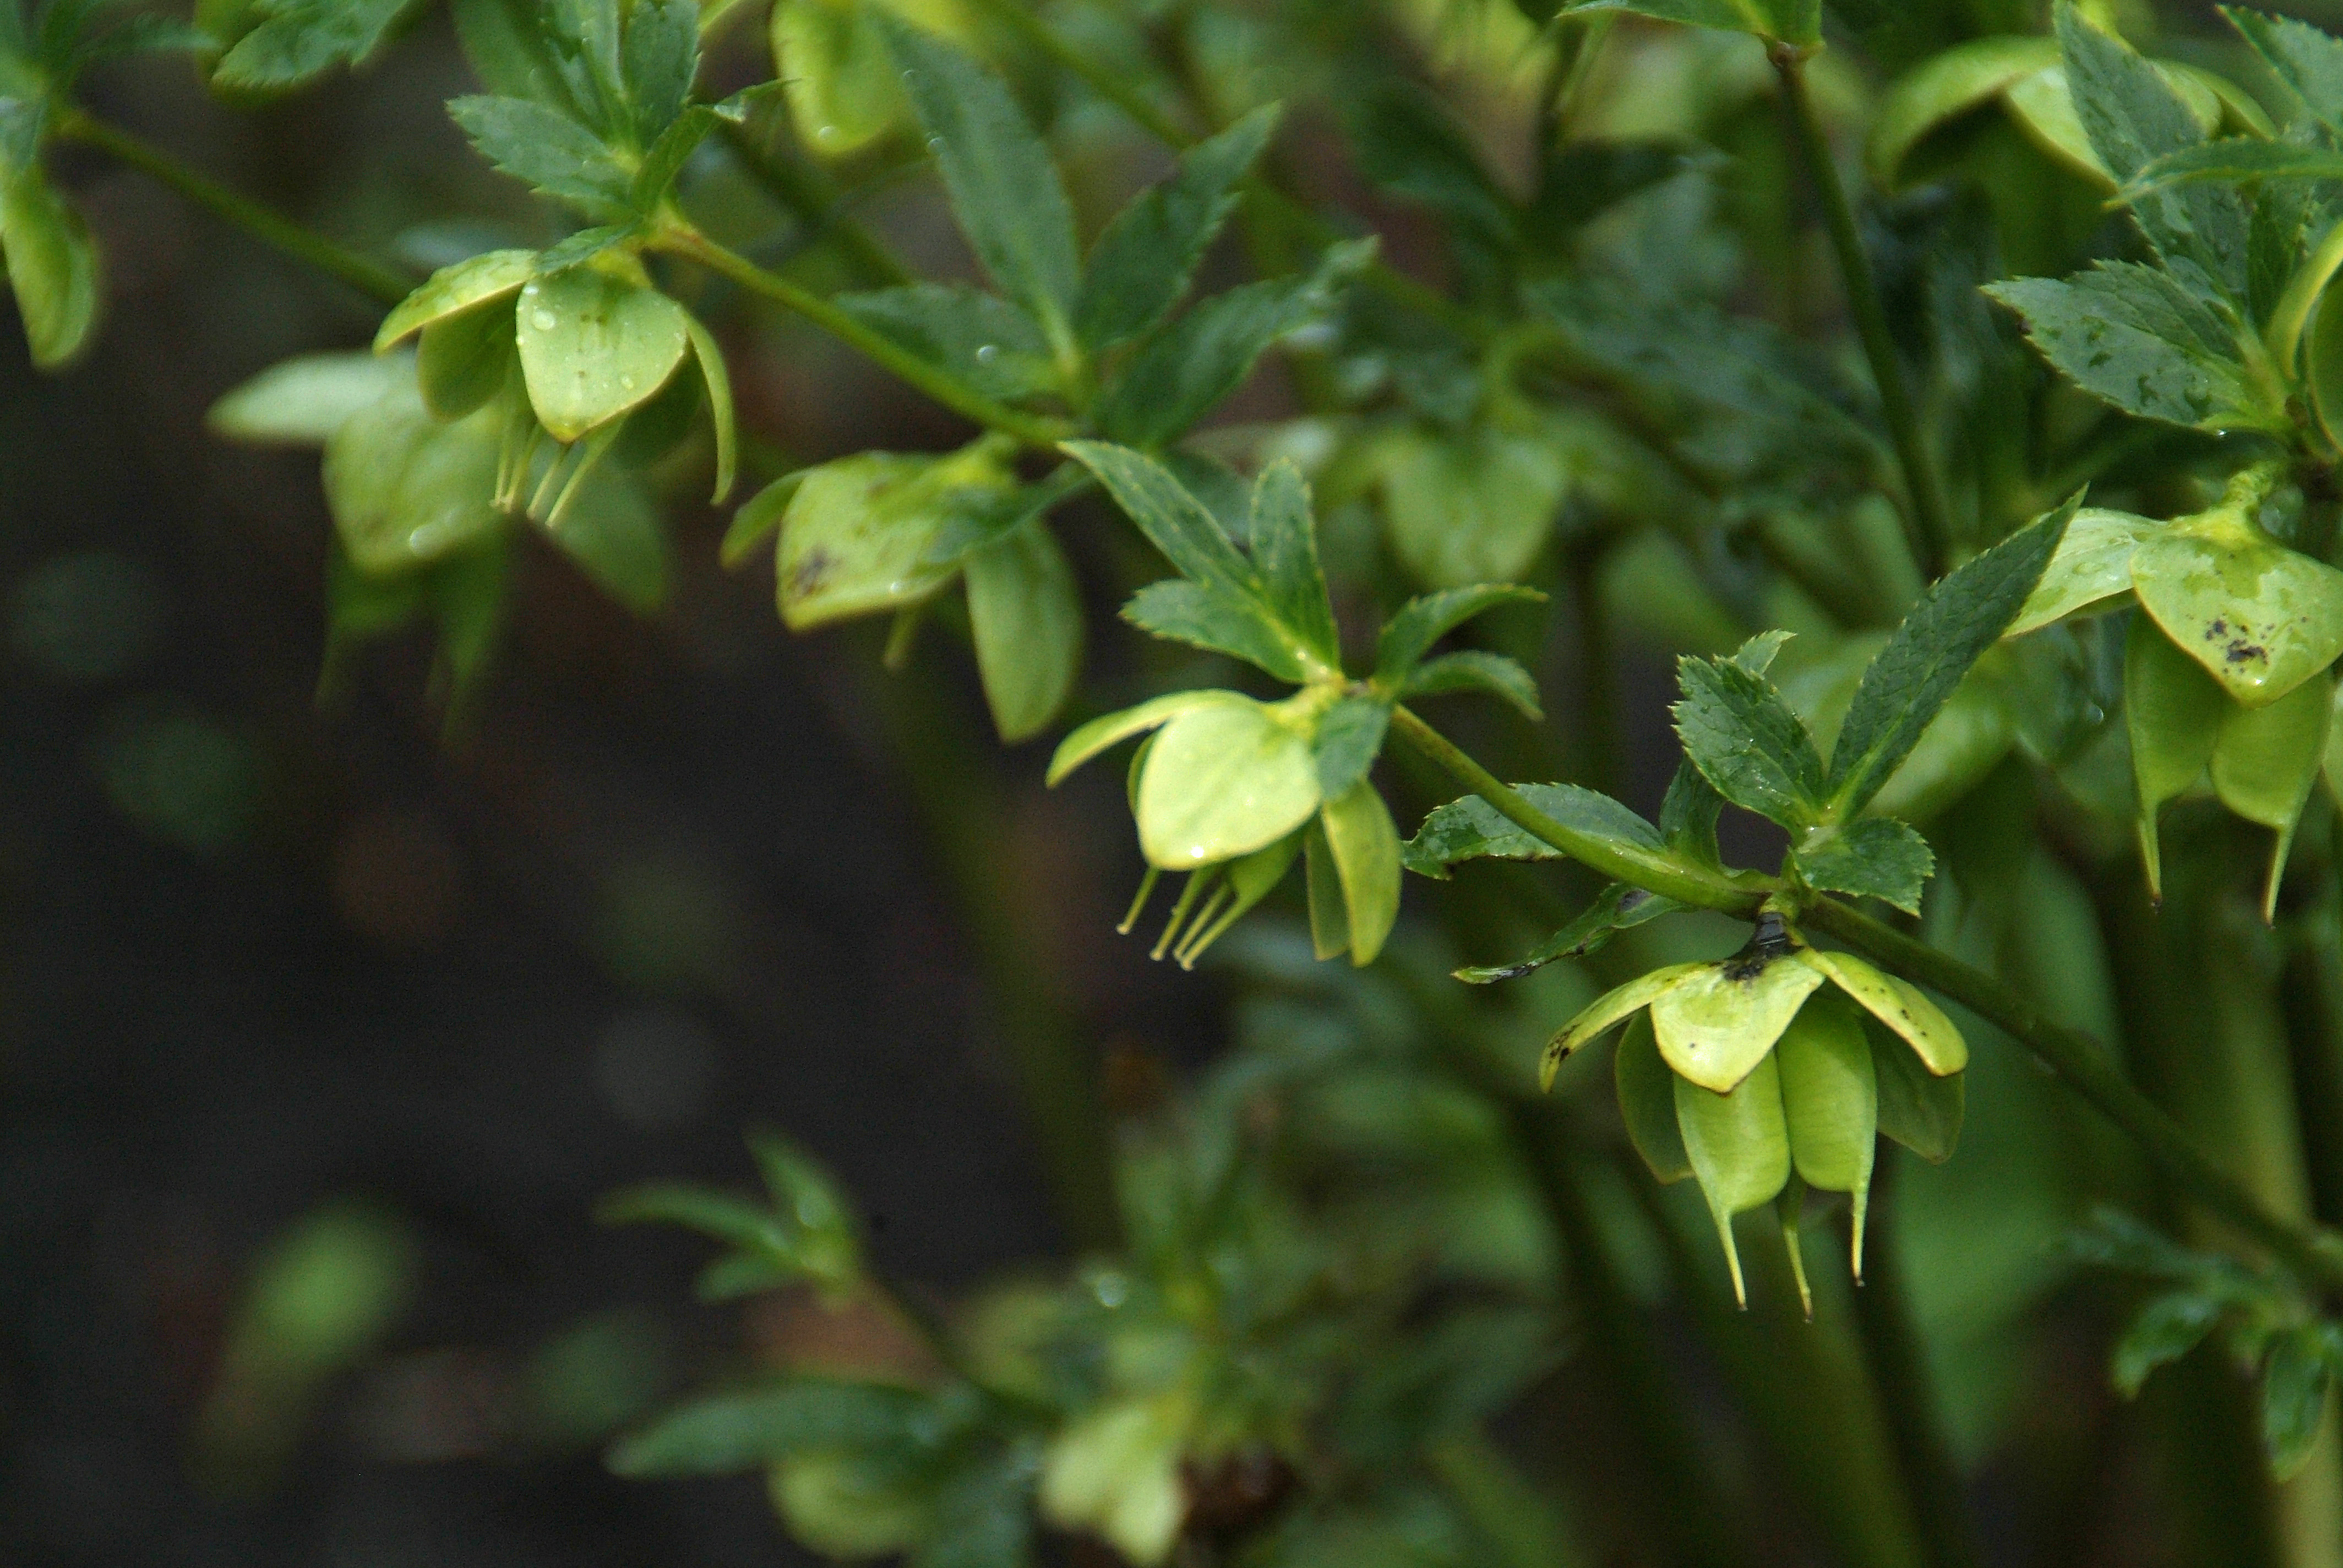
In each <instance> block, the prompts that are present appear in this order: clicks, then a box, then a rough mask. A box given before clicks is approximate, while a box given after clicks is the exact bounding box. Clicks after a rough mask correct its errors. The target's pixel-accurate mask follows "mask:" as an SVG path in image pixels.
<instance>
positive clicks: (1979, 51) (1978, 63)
mask: <svg viewBox="0 0 2343 1568" xmlns="http://www.w3.org/2000/svg"><path fill="white" fill-rule="evenodd" d="M2057 63H2058V43H2057V40H2056V39H2055V38H2042V37H2028V36H2016V35H2003V36H1996V37H1991V38H1972V39H1970V40H1969V41H1968V42H1967V43H1966V44H1960V45H1955V46H1954V47H1952V48H1950V49H1946V50H1943V51H1941V52H1940V53H1937V54H1935V55H1929V56H1928V57H1927V58H1926V60H1925V61H1923V62H1922V63H1921V64H1919V65H1916V66H1914V67H1913V68H1912V69H1911V70H1909V71H1906V73H1905V74H1904V75H1901V76H1899V77H1897V78H1896V80H1895V82H1894V83H1892V84H1891V85H1889V86H1888V89H1887V91H1886V92H1885V94H1883V95H1881V97H1880V100H1879V106H1878V111H1877V113H1876V114H1875V115H1874V116H1873V117H1872V122H1871V135H1870V137H1869V138H1868V140H1867V141H1866V142H1865V145H1864V163H1865V166H1866V167H1868V168H1869V170H1870V171H1871V177H1872V178H1873V179H1875V180H1876V181H1877V182H1878V183H1879V186H1880V188H1881V189H1883V190H1888V191H1893V190H1895V189H1896V188H1897V186H1898V185H1899V184H1900V176H1901V175H1902V172H1903V167H1904V159H1905V157H1906V155H1907V154H1909V153H1910V152H1911V150H1912V149H1913V148H1914V147H1915V146H1918V145H1919V143H1920V141H1921V139H1922V138H1923V137H1925V136H1927V134H1928V133H1929V132H1930V131H1933V130H1935V129H1936V127H1937V126H1942V125H1944V124H1945V123H1946V122H1947V121H1949V120H1952V119H1956V118H1957V117H1959V116H1962V115H1965V114H1966V113H1968V112H1969V111H1970V110H1972V109H1975V108H1976V107H1978V106H1981V105H1984V104H1986V103H1990V102H1991V101H1993V100H1994V99H1996V98H1997V97H1999V96H2000V95H2002V93H2003V92H2004V91H2006V89H2007V88H2008V87H2009V86H2010V85H2011V84H2013V83H2015V82H2017V81H2019V80H2022V79H2023V78H2025V77H2026V76H2030V75H2034V73H2036V71H2040V70H2043V69H2045V68H2046V67H2049V66H2053V65H2056V64H2057Z"/></svg>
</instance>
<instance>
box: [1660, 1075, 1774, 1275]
mask: <svg viewBox="0 0 2343 1568" xmlns="http://www.w3.org/2000/svg"><path fill="white" fill-rule="evenodd" d="M1675 1097H1676V1130H1677V1131H1678V1132H1679V1133H1680V1134H1681V1135H1682V1136H1683V1138H1684V1153H1685V1156H1686V1157H1687V1159H1688V1160H1689V1161H1690V1162H1691V1164H1692V1170H1693V1174H1694V1176H1696V1177H1698V1178H1699V1179H1700V1190H1701V1193H1702V1195H1703V1196H1704V1197H1705V1198H1706V1199H1707V1200H1708V1211H1709V1213H1710V1215H1711V1216H1713V1217H1714V1218H1715V1221H1716V1235H1717V1239H1718V1240H1719V1241H1723V1242H1724V1243H1725V1264H1726V1266H1727V1267H1729V1268H1730V1269H1731V1270H1732V1271H1733V1297H1734V1300H1735V1301H1737V1302H1740V1303H1741V1304H1742V1305H1743V1306H1747V1305H1748V1304H1749V1292H1748V1288H1747V1286H1746V1285H1745V1283H1744V1282H1743V1281H1742V1277H1741V1253H1740V1251H1739V1249H1737V1248H1736V1247H1735V1245H1734V1244H1733V1217H1734V1216H1735V1214H1741V1213H1745V1212H1747V1211H1749V1210H1752V1209H1756V1208H1761V1207H1763V1206H1764V1205H1765V1204H1767V1203H1770V1202H1772V1201H1774V1197H1775V1194H1776V1193H1778V1192H1779V1191H1781V1190H1782V1184H1783V1183H1784V1182H1785V1181H1788V1180H1789V1179H1790V1132H1789V1128H1788V1126H1787V1125H1786V1124H1785V1121H1784V1120H1783V1116H1782V1075H1781V1073H1780V1071H1779V1070H1776V1069H1775V1065H1774V1058H1773V1055H1772V1054H1771V1053H1770V1052H1769V1053H1767V1054H1766V1055H1765V1056H1764V1057H1762V1058H1760V1059H1759V1060H1758V1062H1757V1064H1756V1066H1755V1067H1753V1068H1752V1069H1750V1070H1749V1072H1748V1074H1747V1076H1745V1077H1744V1078H1743V1079H1742V1080H1741V1081H1740V1083H1739V1084H1738V1085H1736V1086H1735V1088H1734V1089H1733V1091H1731V1092H1730V1093H1726V1094H1718V1093H1715V1092H1714V1091H1710V1090H1706V1089H1703V1088H1701V1087H1700V1086H1699V1085H1698V1084H1695V1083H1691V1082H1688V1081H1685V1080H1684V1079H1682V1078H1678V1079H1677V1080H1676V1081H1675Z"/></svg>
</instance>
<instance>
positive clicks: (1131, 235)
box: [1074, 104, 1279, 353]
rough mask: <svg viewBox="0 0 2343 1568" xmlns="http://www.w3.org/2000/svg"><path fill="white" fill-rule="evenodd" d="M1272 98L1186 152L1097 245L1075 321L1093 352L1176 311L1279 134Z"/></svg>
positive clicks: (1136, 333) (1145, 329)
mask: <svg viewBox="0 0 2343 1568" xmlns="http://www.w3.org/2000/svg"><path fill="white" fill-rule="evenodd" d="M1278 118H1279V110H1278V107H1277V106H1275V105H1273V104H1272V105H1267V106H1263V107H1262V108H1258V109H1255V110H1254V111H1253V112H1252V113H1251V114H1249V115H1247V116H1244V117H1243V118H1242V119H1240V120H1238V121H1237V122H1236V123H1235V124H1234V125H1232V126H1229V128H1228V129H1226V130H1224V131H1222V132H1221V133H1220V134H1219V135H1218V136H1211V137H1208V138H1206V139H1205V140H1203V141H1202V142H1199V143H1197V144H1196V145H1195V146H1192V147H1191V148H1189V149H1188V150H1187V151H1186V152H1184V153H1182V154H1181V155H1180V163H1179V166H1178V167H1177V168H1176V169H1175V170H1173V172H1172V176H1171V177H1170V178H1169V179H1166V180H1163V181H1162V182H1161V183H1160V184H1157V185H1152V186H1148V187H1147V188H1146V189H1145V190H1143V191H1141V192H1140V193H1139V194H1138V195H1137V196H1133V197H1132V198H1131V202H1130V204H1129V205H1128V206H1125V207H1124V208H1123V209H1122V210H1121V212H1119V213H1117V214H1115V216H1114V218H1113V221H1111V222H1110V223H1109V224H1108V225H1107V226H1106V229H1105V231H1104V232H1103V233H1101V235H1100V236H1099V237H1098V243H1097V244H1095V245H1093V246H1091V254H1090V260H1089V262H1088V263H1087V264H1086V265H1085V266H1084V267H1083V271H1082V285H1081V297H1080V299H1079V300H1078V301H1077V302H1076V304H1075V307H1074V329H1075V331H1076V333H1077V334H1078V335H1079V336H1080V337H1081V341H1082V343H1083V345H1084V346H1085V347H1088V348H1090V349H1091V351H1092V352H1093V353H1096V352H1100V351H1101V350H1104V349H1107V348H1111V347H1114V346H1115V345H1117V344H1119V343H1124V342H1128V341H1130V340H1131V339H1132V338H1134V337H1141V336H1142V335H1144V334H1145V333H1147V332H1148V331H1149V330H1150V329H1151V328H1152V327H1155V326H1156V325H1157V324H1158V323H1160V322H1161V320H1162V319H1163V318H1164V317H1166V316H1169V315H1170V314H1171V313H1172V307H1174V306H1176V305H1178V304H1179V302H1180V297H1181V296H1182V295H1183V294H1185V293H1186V292H1187V290H1188V283H1189V280H1190V279H1191V278H1192V277H1193V276H1195V271H1196V266H1197V264H1198V263H1200V262H1201V261H1202V260H1203V256H1204V251H1205V249H1206V248H1207V247H1208V246H1211V244H1212V240H1213V238H1214V236H1217V235H1218V234H1219V233H1220V232H1221V228H1222V225H1224V224H1225V223H1227V221H1228V218H1229V215H1230V214H1231V213H1232V212H1233V211H1234V210H1235V209H1236V202H1237V195H1238V186H1239V184H1240V183H1241V182H1242V180H1243V179H1244V177H1245V176H1246V175H1247V174H1248V173H1249V172H1251V170H1252V166H1253V164H1254V163H1255V162H1256V161H1257V160H1258V159H1259V158H1260V156H1261V154H1262V149H1263V148H1265V147H1267V146H1269V142H1270V138H1271V137H1272V136H1275V135H1276V134H1277V125H1278Z"/></svg>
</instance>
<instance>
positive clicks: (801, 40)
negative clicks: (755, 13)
mask: <svg viewBox="0 0 2343 1568" xmlns="http://www.w3.org/2000/svg"><path fill="white" fill-rule="evenodd" d="M772 38H773V58H774V61H775V63H776V64H777V65H779V67H780V79H781V87H782V91H783V92H784V93H785V94H786V95H787V96H788V99H789V119H790V122H791V123H792V124H793V125H794V126H796V128H797V134H798V140H799V141H800V142H802V143H804V144H805V145H806V146H809V147H811V148H812V149H813V150H814V151H816V152H818V153H820V154H822V155H823V156H828V157H842V156H846V155H847V154H849V153H853V152H858V151H860V149H862V148H863V147H866V146H870V144H871V143H872V142H874V141H877V140H878V139H879V138H880V136H885V135H886V134H887V133H888V132H889V131H891V130H893V129H894V128H895V126H897V125H898V124H900V123H902V122H904V121H906V120H908V119H910V112H911V106H910V100H908V99H907V98H905V96H904V95H903V84H902V78H901V75H900V72H899V71H898V69H897V67H896V65H895V55H894V52H893V51H892V50H890V48H888V46H887V35H886V32H885V30H884V29H883V28H882V27H881V25H880V21H879V12H878V9H877V7H876V6H873V5H864V4H860V0H856V3H855V4H850V5H839V4H836V3H835V0H780V3H779V4H778V5H775V6H774V7H773V15H772Z"/></svg>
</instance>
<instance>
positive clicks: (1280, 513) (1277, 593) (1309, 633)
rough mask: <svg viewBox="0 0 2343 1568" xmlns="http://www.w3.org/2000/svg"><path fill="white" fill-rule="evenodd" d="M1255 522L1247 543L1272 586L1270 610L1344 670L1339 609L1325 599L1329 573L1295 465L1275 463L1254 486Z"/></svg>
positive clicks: (1303, 483)
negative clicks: (1336, 617) (1337, 620)
mask: <svg viewBox="0 0 2343 1568" xmlns="http://www.w3.org/2000/svg"><path fill="white" fill-rule="evenodd" d="M1251 518H1252V526H1251V527H1250V528H1248V529H1247V530H1246V535H1245V538H1246V543H1247V544H1248V545H1249V546H1250V547H1251V548H1252V561H1253V567H1254V568H1255V569H1256V570H1257V571H1259V572H1260V574H1261V576H1262V579H1263V581H1264V582H1265V583H1266V584H1267V586H1268V588H1269V604H1270V608H1272V610H1274V611H1275V612H1276V614H1277V617H1278V618H1279V619H1280V620H1282V621H1283V622H1284V623H1285V624H1286V626H1288V627H1290V628H1292V630H1293V631H1294V632H1295V633H1296V634H1297V635H1299V636H1300V637H1301V638H1302V639H1303V641H1304V642H1306V643H1307V644H1308V645H1309V647H1310V649H1311V651H1312V652H1313V653H1315V654H1316V655H1317V656H1318V658H1320V659H1321V660H1322V662H1324V663H1325V664H1326V665H1327V666H1328V667H1329V668H1340V667H1341V665H1342V643H1341V640H1340V638H1338V637H1337V635H1336V633H1335V630H1334V607H1333V605H1332V602H1331V601H1329V600H1328V598H1327V597H1326V574H1325V573H1324V572H1323V571H1322V569H1320V568H1319V565H1318V530H1317V527H1316V525H1315V524H1314V523H1313V522H1312V519H1311V515H1310V484H1309V481H1308V480H1306V479H1304V478H1303V477H1302V470H1301V469H1300V468H1299V467H1295V466H1294V464H1293V463H1292V461H1290V460H1286V459H1281V460H1279V461H1277V462H1274V463H1272V464H1271V465H1270V466H1269V467H1266V468H1263V469H1262V471H1261V477H1260V478H1258V479H1256V480H1254V481H1253V487H1252V513H1251Z"/></svg>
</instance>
